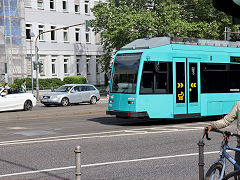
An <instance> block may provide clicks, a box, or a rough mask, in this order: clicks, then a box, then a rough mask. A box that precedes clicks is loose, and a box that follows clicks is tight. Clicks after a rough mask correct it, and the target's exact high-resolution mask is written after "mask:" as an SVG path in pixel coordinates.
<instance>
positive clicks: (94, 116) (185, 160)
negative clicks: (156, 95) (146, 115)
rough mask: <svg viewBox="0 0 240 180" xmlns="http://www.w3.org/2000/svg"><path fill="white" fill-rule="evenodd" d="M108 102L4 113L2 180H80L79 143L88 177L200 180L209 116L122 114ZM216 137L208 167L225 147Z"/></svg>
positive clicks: (0, 150) (207, 149)
mask: <svg viewBox="0 0 240 180" xmlns="http://www.w3.org/2000/svg"><path fill="white" fill-rule="evenodd" d="M106 107H107V104H106V102H105V101H101V102H100V103H98V104H97V105H89V104H81V105H74V106H69V107H44V106H42V105H40V104H38V106H37V107H35V108H34V109H33V111H31V112H23V111H18V112H4V113H0V115H1V117H0V147H1V148H0V179H74V178H75V175H74V173H75V171H74V168H75V167H74V166H75V164H74V163H75V159H74V156H75V154H74V148H75V146H77V145H80V146H81V150H82V153H81V164H82V169H81V171H82V179H84V180H85V179H87V180H95V179H96V180H116V179H119V180H125V179H126V180H128V179H129V180H132V179H134V180H145V179H146V180H155V179H156V180H166V179H167V180H176V179H179V180H183V179H184V180H196V179H198V146H197V143H198V141H199V139H200V138H201V137H202V131H203V127H204V126H206V125H207V124H208V122H207V121H205V122H204V121H203V120H201V119H188V120H186V119H182V120H168V121H167V120H158V121H149V120H143V119H118V118H115V117H109V116H106V115H105V110H106ZM234 126H236V123H234V124H232V125H231V126H230V127H229V128H228V129H229V130H232V131H233V130H234V129H235V128H234ZM211 136H212V140H211V141H207V142H206V141H205V143H206V145H205V152H207V153H208V154H206V155H205V164H206V165H205V169H207V168H208V167H209V166H210V165H211V163H213V162H214V161H215V160H216V158H217V157H218V153H217V151H218V150H219V149H220V142H221V136H220V135H217V134H214V133H212V134H211ZM230 144H232V145H236V140H235V139H234V138H232V140H231V143H230ZM230 168H231V167H230ZM230 168H229V169H230Z"/></svg>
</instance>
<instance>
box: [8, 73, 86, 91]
mask: <svg viewBox="0 0 240 180" xmlns="http://www.w3.org/2000/svg"><path fill="white" fill-rule="evenodd" d="M24 80H25V81H26V86H27V89H31V87H32V79H31V78H21V79H16V80H15V81H14V83H13V84H9V86H10V87H11V88H13V89H16V88H20V87H21V85H22V83H23V81H24ZM38 82H39V89H50V88H51V87H54V88H57V87H59V86H61V85H64V84H86V82H87V80H86V78H85V77H81V76H70V77H65V78H64V80H63V81H62V80H61V79H59V78H48V79H38ZM33 86H34V88H35V87H36V79H33Z"/></svg>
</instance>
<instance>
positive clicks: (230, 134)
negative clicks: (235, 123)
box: [203, 128, 240, 140]
mask: <svg viewBox="0 0 240 180" xmlns="http://www.w3.org/2000/svg"><path fill="white" fill-rule="evenodd" d="M211 131H213V132H216V133H220V134H223V135H227V136H236V137H238V138H240V135H239V134H235V133H232V132H230V131H221V130H218V129H212V130H211ZM205 135H206V139H207V140H211V138H209V137H208V128H205V132H204V135H203V138H204V136H205Z"/></svg>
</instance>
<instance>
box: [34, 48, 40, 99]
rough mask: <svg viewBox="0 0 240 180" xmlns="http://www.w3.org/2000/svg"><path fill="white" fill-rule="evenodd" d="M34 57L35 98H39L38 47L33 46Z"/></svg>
mask: <svg viewBox="0 0 240 180" xmlns="http://www.w3.org/2000/svg"><path fill="white" fill-rule="evenodd" d="M35 59H36V64H37V68H36V98H37V100H39V90H38V86H39V85H38V47H36V46H35Z"/></svg>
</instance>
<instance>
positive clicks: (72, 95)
mask: <svg viewBox="0 0 240 180" xmlns="http://www.w3.org/2000/svg"><path fill="white" fill-rule="evenodd" d="M78 97H79V96H78V88H77V86H75V87H73V88H72V89H71V91H70V92H69V93H68V98H69V101H70V103H78V102H79V100H78Z"/></svg>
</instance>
